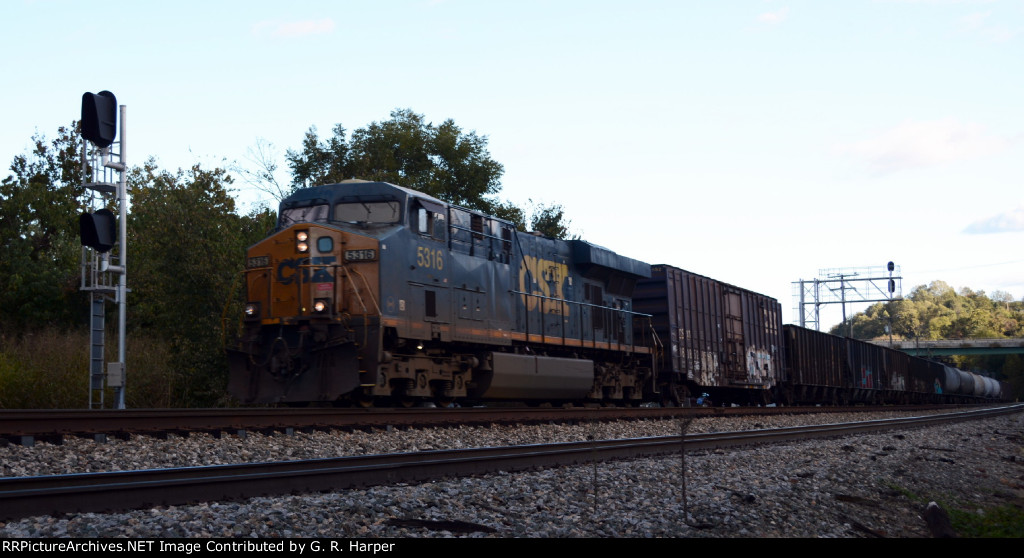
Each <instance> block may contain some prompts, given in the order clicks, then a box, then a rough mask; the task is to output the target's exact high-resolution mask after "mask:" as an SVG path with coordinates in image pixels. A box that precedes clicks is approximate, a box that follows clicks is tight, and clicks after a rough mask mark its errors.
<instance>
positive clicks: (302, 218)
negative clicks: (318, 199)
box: [279, 204, 327, 229]
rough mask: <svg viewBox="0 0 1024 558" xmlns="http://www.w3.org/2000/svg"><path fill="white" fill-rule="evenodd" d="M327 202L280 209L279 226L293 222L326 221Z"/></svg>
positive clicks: (286, 225)
mask: <svg viewBox="0 0 1024 558" xmlns="http://www.w3.org/2000/svg"><path fill="white" fill-rule="evenodd" d="M326 222H327V204H319V205H307V206H306V207H289V208H287V209H281V219H280V224H279V226H280V227H281V228H282V229H283V228H285V227H288V226H291V225H294V224H295V223H326Z"/></svg>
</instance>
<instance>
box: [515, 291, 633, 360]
mask: <svg viewBox="0 0 1024 558" xmlns="http://www.w3.org/2000/svg"><path fill="white" fill-rule="evenodd" d="M509 293H511V294H512V295H523V296H527V297H534V298H537V299H539V300H540V301H541V304H540V309H541V312H540V313H541V316H542V317H543V315H544V301H545V300H548V301H552V302H557V303H564V304H569V305H576V306H578V307H580V308H583V307H590V308H595V309H599V310H610V311H612V312H615V313H618V314H620V315H625V314H628V315H629V316H630V317H631V318H634V317H638V318H648V319H650V318H652V317H653V316H652V315H651V314H644V313H643V312H634V311H632V310H626V309H624V308H612V307H611V306H602V305H600V304H593V303H590V302H580V301H575V300H567V299H564V298H556V297H551V296H545V295H540V294H536V293H528V292H524V291H519V290H516V289H509ZM577 314H578V315H579V320H580V324H579V327H580V342H586V341H587V339H586V336H585V334H584V332H585V331H587V330H588V329H589V330H590V331H591V334H592V336H591V340H590V342H591V343H594V344H596V343H598V341H597V333H596V328H593V327H590V328H585V327H584V326H583V323H582V321H583V312H577ZM561 329H562V335H561V338H562V344H563V345H564V344H565V340H566V338H567V337H566V335H565V321H564V320H562V327H561ZM525 333H526V335H527V336H529V334H530V320H529V318H527V319H526V332H525ZM540 335H541V339H542V342H547V341H546V334H545V332H544V327H543V318H542V322H541V332H540ZM635 341H636V340H635V339H634V342H633V343H629V344H628V345H627V344H626V343H623V342H621V341H614V342H613V341H610V340H609V341H607V344H608V345H609V346H611V345H613V344H614V345H615V346H617V347H619V348H621V347H623V346H628V347H631V348H632V347H638V346H644V345H637V343H636V342H635Z"/></svg>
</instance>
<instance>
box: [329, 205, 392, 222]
mask: <svg viewBox="0 0 1024 558" xmlns="http://www.w3.org/2000/svg"><path fill="white" fill-rule="evenodd" d="M334 220H335V221H342V222H344V223H366V224H384V225H388V224H392V223H398V222H400V221H401V220H402V204H401V203H399V202H397V201H376V202H348V203H339V204H338V205H335V206H334Z"/></svg>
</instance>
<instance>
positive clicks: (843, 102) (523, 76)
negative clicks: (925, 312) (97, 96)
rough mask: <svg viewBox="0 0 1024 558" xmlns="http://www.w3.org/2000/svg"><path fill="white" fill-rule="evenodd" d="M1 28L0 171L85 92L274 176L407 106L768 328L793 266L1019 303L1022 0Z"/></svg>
mask: <svg viewBox="0 0 1024 558" xmlns="http://www.w3.org/2000/svg"><path fill="white" fill-rule="evenodd" d="M0 20H2V21H4V22H5V23H6V25H5V32H4V33H3V35H2V36H0V53H2V54H0V75H3V77H4V85H5V86H4V87H3V89H2V92H0V99H2V101H3V103H2V104H3V106H4V107H5V110H4V114H3V116H2V123H3V126H2V132H0V159H3V162H4V164H5V165H6V164H9V162H10V160H11V159H12V158H13V157H14V156H15V155H17V154H20V153H24V152H25V151H26V150H27V149H28V148H29V146H30V138H31V136H32V135H33V134H34V133H37V132H38V133H41V134H44V135H46V136H47V137H53V136H54V135H55V132H56V130H57V128H58V127H59V126H61V125H65V124H68V123H70V122H71V121H72V120H75V119H77V118H78V117H79V110H80V103H81V94H82V93H83V92H86V91H92V92H98V91H100V90H104V89H106V90H110V91H113V92H114V93H115V94H116V95H117V99H118V102H119V103H121V104H124V105H126V106H127V111H128V117H127V124H128V132H127V143H128V145H127V155H128V163H129V164H132V165H137V164H141V163H143V161H144V160H145V159H146V158H148V157H150V156H152V157H155V158H156V160H157V163H158V164H159V165H160V166H161V167H162V168H166V169H171V170H174V169H177V168H179V167H184V168H187V167H190V166H191V165H192V164H194V163H196V162H198V163H201V164H203V165H204V166H208V167H212V166H224V165H227V164H230V163H233V162H236V161H237V162H243V163H244V162H245V158H246V152H247V150H249V149H250V148H251V147H252V146H254V145H255V144H256V143H257V141H258V140H263V141H266V142H269V143H270V144H272V145H273V146H274V147H275V149H276V150H277V152H278V153H279V154H280V155H281V164H282V166H284V161H283V153H284V151H285V150H286V149H288V148H297V147H299V145H300V143H301V140H302V137H303V134H304V133H305V131H306V130H307V129H308V128H309V127H310V126H316V127H317V128H318V130H319V131H320V133H321V135H322V136H326V135H329V133H330V130H331V128H332V127H333V126H334V125H335V124H337V123H341V124H343V125H344V126H345V127H346V128H347V129H349V130H350V131H351V130H354V129H356V128H359V127H362V126H365V125H366V124H368V123H370V122H372V121H380V120H386V119H387V118H388V117H389V114H390V112H391V111H392V110H394V109H396V108H411V109H413V110H414V111H416V112H417V113H420V114H423V115H424V116H425V117H426V119H427V120H429V121H433V122H435V123H440V122H442V121H443V120H445V119H448V118H451V119H453V120H454V121H455V122H456V123H457V124H458V125H459V126H461V127H462V128H463V129H464V130H466V131H470V130H473V131H476V132H477V133H478V134H481V135H485V136H487V137H488V139H489V148H490V152H491V155H492V157H493V158H494V159H495V160H497V161H499V162H500V163H502V164H503V165H504V166H505V175H504V177H503V179H502V185H503V191H502V197H504V198H506V199H511V200H513V201H516V202H520V203H524V204H525V203H526V202H527V200H531V199H532V200H534V201H535V202H543V203H548V204H550V203H560V204H562V205H563V206H564V208H565V210H566V212H567V214H568V216H569V218H570V219H571V221H572V229H573V230H574V231H575V232H576V233H578V234H581V235H582V236H583V238H585V239H587V240H589V241H591V242H594V243H596V244H600V245H602V246H606V247H608V248H610V249H612V250H615V251H617V252H620V253H623V254H626V255H629V256H632V257H635V258H637V259H641V260H644V261H647V262H650V263H669V264H673V265H676V266H679V267H682V268H684V269H688V270H690V271H693V272H696V273H700V274H703V275H707V276H710V277H714V278H716V279H720V280H723V281H727V282H730V283H734V284H736V285H739V286H742V287H745V288H748V289H751V290H754V291H757V292H761V293H764V294H767V295H769V296H773V297H775V298H777V299H778V300H779V302H780V303H781V304H782V306H783V310H784V315H785V320H786V321H787V322H790V321H794V320H795V319H796V314H795V312H793V306H794V300H793V286H792V283H793V282H794V281H797V280H799V279H813V278H814V277H815V276H816V275H817V274H818V270H819V269H825V268H844V267H862V266H884V265H885V264H886V262H888V261H894V262H896V264H897V265H899V266H901V270H902V274H903V277H904V280H903V290H904V292H905V293H906V294H909V292H910V290H911V289H912V288H913V287H915V286H917V285H920V284H925V283H929V282H931V281H933V280H943V281H946V282H947V283H949V284H950V285H952V286H953V287H955V288H957V289H959V288H961V287H970V288H972V289H975V290H984V291H986V292H987V293H989V294H992V293H993V292H994V291H996V290H1002V291H1006V292H1009V293H1010V294H1011V295H1012V296H1013V297H1014V298H1015V299H1018V300H1019V299H1021V298H1022V297H1024V250H1022V249H1021V246H1022V245H1024V101H1022V100H1024V0H975V1H971V0H960V1H957V0H888V1H885V0H878V1H871V0H843V1H829V2H824V1H820V0H817V1H812V0H799V1H787V0H731V1H729V2H713V1H710V0H701V1H696V0H693V1H686V0H677V1H644V0H630V1H629V2H625V1H618V2H603V1H599V0H587V1H570V0H563V1H548V2H544V1H531V0H518V1H507V2H506V1H497V0H407V1H386V0H381V1H377V2H365V1H361V2H347V1H340V0H339V1H331V2H312V1H294V0H293V1H289V2H279V1H278V2H261V1H251V0H250V1H245V2H235V1H210V0H205V1H203V2H192V1H187V0H185V1H178V2H159V3H158V2H117V1H107V2H91V1H64V0H35V1H32V0H3V2H2V3H0ZM5 175H6V172H5ZM283 179H284V180H287V177H286V176H285V177H283ZM239 197H240V201H241V202H242V203H244V204H251V203H255V202H256V201H257V199H258V194H257V193H255V192H244V191H243V192H239ZM830 321H831V322H835V321H838V317H836V318H834V319H830V318H829V317H828V314H826V316H825V317H823V322H825V324H826V325H827V324H828V323H829V322H830Z"/></svg>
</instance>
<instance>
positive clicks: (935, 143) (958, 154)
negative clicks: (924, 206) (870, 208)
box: [839, 118, 1011, 174]
mask: <svg viewBox="0 0 1024 558" xmlns="http://www.w3.org/2000/svg"><path fill="white" fill-rule="evenodd" d="M1010 143H1011V141H1010V140H1008V139H1007V138H1004V137H1001V136H997V135H993V134H990V133H988V132H987V131H986V130H985V128H984V127H982V126H980V125H978V124H975V123H972V122H960V121H959V120H956V119H954V118H945V119H942V120H931V121H923V122H914V121H909V120H908V121H905V122H903V123H901V124H899V125H898V126H896V127H894V128H890V129H888V130H883V131H881V132H879V133H878V134H876V135H875V136H874V137H872V138H869V139H866V140H864V141H859V142H856V143H852V144H848V145H844V146H841V147H840V148H839V151H840V152H842V153H846V154H849V155H853V156H854V157H857V158H859V159H862V160H863V161H864V162H865V163H866V164H867V165H868V166H869V167H870V168H871V170H872V171H874V172H876V173H878V174H887V173H890V172H895V171H898V170H902V169H906V168H914V167H927V166H935V165H941V164H944V163H952V162H956V161H963V160H968V159H976V158H979V157H985V156H988V155H992V154H995V153H999V152H1000V151H1002V150H1004V149H1006V147H1007V146H1009V145H1010Z"/></svg>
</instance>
